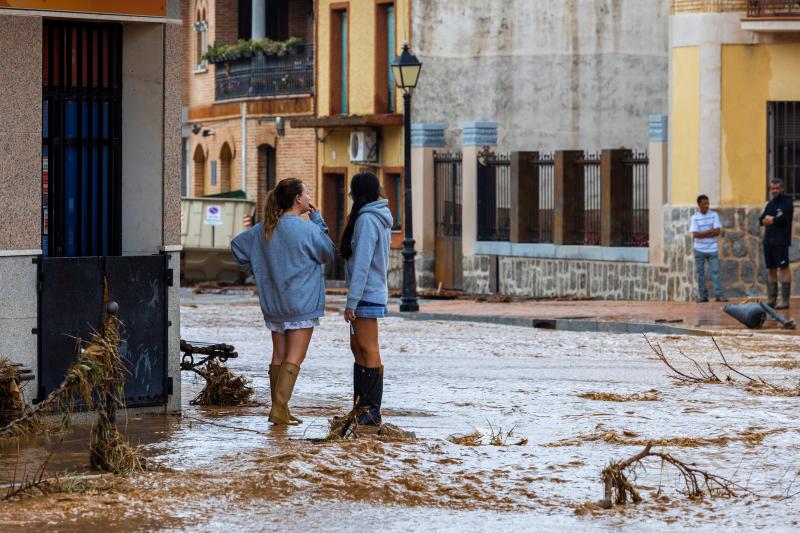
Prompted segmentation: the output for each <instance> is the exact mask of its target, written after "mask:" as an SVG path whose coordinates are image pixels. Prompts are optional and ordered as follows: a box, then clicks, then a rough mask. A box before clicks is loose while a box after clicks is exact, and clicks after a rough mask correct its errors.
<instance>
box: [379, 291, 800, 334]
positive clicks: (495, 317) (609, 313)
mask: <svg viewBox="0 0 800 533" xmlns="http://www.w3.org/2000/svg"><path fill="white" fill-rule="evenodd" d="M731 303H737V302H735V301H734V302H731ZM724 305H725V304H724V303H716V302H709V303H703V304H696V303H693V302H641V301H635V302H633V301H607V300H572V301H548V300H543V301H534V300H528V301H518V302H509V303H493V302H485V301H477V300H421V301H420V312H419V313H400V312H399V306H398V305H391V306H390V310H391V311H392V313H393V314H397V315H400V316H404V317H407V318H413V319H420V320H455V321H476V322H491V323H496V324H507V325H518V326H527V327H535V328H544V329H559V330H567V331H606V332H610V333H676V334H693V335H710V334H713V333H714V332H716V331H721V330H742V331H747V328H745V327H744V326H743V325H742V324H740V323H739V322H737V321H736V320H735V319H733V318H732V317H730V316H728V315H727V314H726V313H725V312H723V310H722V308H723V307H724ZM783 315H784V316H785V317H786V318H794V319H795V321H796V322H797V321H800V299H795V300H792V308H791V309H789V310H787V311H786V312H784V313H783ZM753 331H763V332H771V333H783V334H790V335H791V334H796V333H797V331H792V330H784V329H782V328H781V327H780V325H779V324H778V323H777V322H775V321H767V322H765V323H764V326H763V327H762V328H761V329H760V330H753Z"/></svg>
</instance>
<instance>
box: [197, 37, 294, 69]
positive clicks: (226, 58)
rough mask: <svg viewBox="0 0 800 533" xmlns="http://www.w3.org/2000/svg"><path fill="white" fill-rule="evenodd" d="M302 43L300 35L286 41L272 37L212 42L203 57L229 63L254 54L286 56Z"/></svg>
mask: <svg viewBox="0 0 800 533" xmlns="http://www.w3.org/2000/svg"><path fill="white" fill-rule="evenodd" d="M302 44H303V40H302V39H300V38H299V37H289V38H288V39H286V40H285V41H273V40H272V39H249V40H244V39H239V41H238V42H237V43H236V44H218V43H214V44H212V45H211V46H209V47H208V51H207V52H206V53H205V54H203V56H202V59H204V60H206V61H208V62H209V63H228V62H230V61H236V60H237V59H240V58H243V57H252V56H254V55H263V56H284V55H286V54H289V53H292V52H294V51H295V49H296V48H297V47H298V46H300V45H302Z"/></svg>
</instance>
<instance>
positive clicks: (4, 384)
mask: <svg viewBox="0 0 800 533" xmlns="http://www.w3.org/2000/svg"><path fill="white" fill-rule="evenodd" d="M19 377H20V371H19V369H18V368H17V367H16V366H14V365H12V364H11V361H9V360H8V359H6V358H5V357H2V356H0V427H3V426H6V425H8V424H9V423H11V421H12V420H16V419H17V418H19V417H20V416H22V415H23V414H24V413H25V411H26V410H27V406H26V405H25V400H24V399H23V397H22V391H21V390H20V388H19V385H18V384H17V383H18V380H19Z"/></svg>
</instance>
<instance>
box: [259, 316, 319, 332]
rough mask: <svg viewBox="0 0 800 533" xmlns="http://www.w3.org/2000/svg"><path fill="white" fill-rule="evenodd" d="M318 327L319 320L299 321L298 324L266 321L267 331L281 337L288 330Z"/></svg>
mask: <svg viewBox="0 0 800 533" xmlns="http://www.w3.org/2000/svg"><path fill="white" fill-rule="evenodd" d="M317 326H319V318H312V319H311V320H301V321H299V322H269V321H267V329H269V330H270V331H273V332H275V333H279V334H281V335H283V334H284V333H286V331H287V330H290V329H307V328H315V327H317Z"/></svg>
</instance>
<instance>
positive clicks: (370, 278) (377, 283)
mask: <svg viewBox="0 0 800 533" xmlns="http://www.w3.org/2000/svg"><path fill="white" fill-rule="evenodd" d="M388 206H389V201H388V200H376V201H375V202H370V203H368V204H367V205H365V206H364V207H362V208H361V211H359V213H358V218H357V219H356V225H355V228H354V230H353V239H352V241H351V244H352V247H353V255H351V256H350V257H349V258H348V259H347V268H346V269H345V273H346V274H347V308H348V309H355V308H356V307H357V306H358V302H360V301H362V300H363V301H365V302H371V303H374V304H384V305H386V302H388V301H389V288H388V286H387V285H386V272H387V269H388V267H389V246H390V245H391V242H392V222H393V221H392V213H391V212H390V211H389V207H388Z"/></svg>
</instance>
